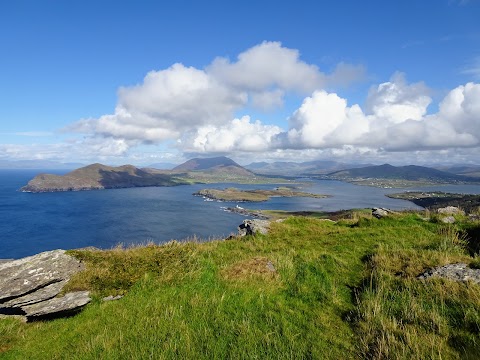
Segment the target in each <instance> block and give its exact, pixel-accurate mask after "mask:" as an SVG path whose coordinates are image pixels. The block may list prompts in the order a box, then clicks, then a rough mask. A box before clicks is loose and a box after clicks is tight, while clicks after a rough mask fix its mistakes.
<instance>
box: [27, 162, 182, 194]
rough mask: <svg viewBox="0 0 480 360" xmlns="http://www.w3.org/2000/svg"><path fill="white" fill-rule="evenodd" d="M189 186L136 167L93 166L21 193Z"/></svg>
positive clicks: (45, 179)
mask: <svg viewBox="0 0 480 360" xmlns="http://www.w3.org/2000/svg"><path fill="white" fill-rule="evenodd" d="M186 183H187V182H185V181H184V180H182V179H180V178H177V177H175V176H173V175H167V174H152V173H149V172H147V171H145V170H142V169H138V168H136V167H135V166H132V165H123V166H118V167H111V166H106V165H102V164H92V165H88V166H85V167H82V168H80V169H77V170H74V171H71V172H69V173H67V174H65V175H53V174H40V175H37V176H35V177H34V178H33V179H32V180H30V181H29V182H28V184H27V185H26V186H24V187H22V188H21V189H20V190H21V191H23V192H35V193H38V192H53V191H81V190H100V189H115V188H129V187H144V186H174V185H181V184H186Z"/></svg>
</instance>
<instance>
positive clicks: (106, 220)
mask: <svg viewBox="0 0 480 360" xmlns="http://www.w3.org/2000/svg"><path fill="white" fill-rule="evenodd" d="M42 172H45V173H56V174H63V173H65V172H67V171H52V170H17V169H15V170H0V259H17V258H21V257H25V256H29V255H33V254H36V253H39V252H42V251H47V250H54V249H75V248H83V247H89V246H93V247H97V248H101V249H109V248H113V247H116V246H125V247H127V246H132V245H137V244H147V243H151V242H153V243H157V244H161V243H165V242H168V241H170V240H178V241H183V240H193V239H195V240H197V241H208V240H211V239H218V238H225V237H227V236H228V235H230V234H232V233H235V232H236V230H237V226H238V225H239V224H240V223H241V222H242V220H243V219H245V216H243V215H239V214H235V213H230V212H226V211H225V207H235V206H236V205H239V206H242V207H246V208H249V209H277V210H287V211H301V210H311V211H336V210H342V209H351V208H371V207H387V208H390V209H392V210H401V209H421V208H420V207H418V206H416V205H414V204H413V203H411V202H409V201H405V200H397V199H390V198H388V197H386V196H385V194H389V193H395V192H403V191H405V189H392V188H389V189H383V188H375V187H368V186H359V185H353V184H349V183H346V182H340V181H331V180H308V179H302V185H301V186H302V189H301V190H302V191H306V192H311V193H317V194H326V195H331V197H329V198H322V199H314V198H301V197H297V198H281V197H274V198H272V199H270V200H269V201H267V202H262V203H244V204H238V203H233V202H217V201H206V199H204V198H202V197H199V196H193V193H194V192H196V191H198V190H200V189H203V188H225V187H230V186H235V187H237V188H240V189H259V188H260V189H272V188H274V187H276V186H279V185H281V184H279V185H275V184H267V185H240V184H208V185H205V184H203V185H201V184H199V185H182V186H174V187H144V188H130V189H108V190H94V191H78V192H55V193H39V194H34V193H24V192H21V191H19V189H20V188H21V187H22V186H23V185H25V184H26V183H27V182H28V181H29V180H30V179H31V178H33V177H34V176H35V175H37V174H39V173H42ZM408 190H412V191H417V190H418V191H445V192H456V193H470V194H480V186H479V185H443V186H428V187H417V188H409V189H408Z"/></svg>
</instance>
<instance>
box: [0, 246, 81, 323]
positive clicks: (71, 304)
mask: <svg viewBox="0 0 480 360" xmlns="http://www.w3.org/2000/svg"><path fill="white" fill-rule="evenodd" d="M83 269H84V266H83V264H82V263H81V262H80V261H78V260H77V259H75V258H73V257H72V256H70V255H67V254H66V253H65V251H64V250H53V251H46V252H43V253H40V254H37V255H33V256H29V257H26V258H23V259H18V260H11V261H7V262H3V263H0V313H3V314H14V315H25V316H26V317H27V320H33V319H38V318H43V317H49V316H62V315H64V314H65V313H67V312H71V311H76V310H78V309H80V308H81V307H82V306H84V305H85V304H87V303H88V302H89V301H90V298H89V297H88V293H85V292H82V294H76V293H69V294H66V295H65V296H64V297H61V298H56V296H57V295H58V294H59V293H60V292H61V291H62V289H63V287H64V286H65V284H66V283H67V282H68V280H69V279H70V277H71V276H72V275H73V274H75V273H77V272H79V271H81V270H83Z"/></svg>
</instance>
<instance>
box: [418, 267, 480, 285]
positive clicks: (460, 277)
mask: <svg viewBox="0 0 480 360" xmlns="http://www.w3.org/2000/svg"><path fill="white" fill-rule="evenodd" d="M430 277H442V278H446V279H450V280H455V281H464V282H467V281H472V282H474V283H476V284H480V269H471V268H469V267H468V265H467V264H465V263H457V264H447V265H444V266H439V267H436V268H434V269H429V270H427V271H425V272H424V273H423V274H421V275H419V276H418V279H422V280H425V279H428V278H430Z"/></svg>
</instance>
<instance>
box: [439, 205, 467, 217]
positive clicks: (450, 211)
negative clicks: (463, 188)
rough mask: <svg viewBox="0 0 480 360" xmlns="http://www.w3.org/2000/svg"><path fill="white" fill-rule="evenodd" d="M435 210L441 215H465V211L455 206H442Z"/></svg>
mask: <svg viewBox="0 0 480 360" xmlns="http://www.w3.org/2000/svg"><path fill="white" fill-rule="evenodd" d="M437 212H438V213H439V214H443V215H465V211H463V210H461V209H459V208H458V207H456V206H447V207H444V208H439V209H437Z"/></svg>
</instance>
